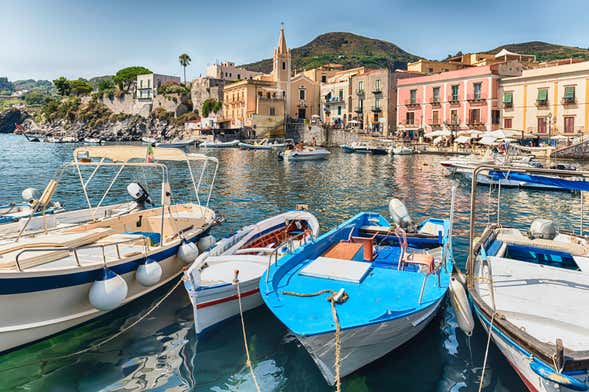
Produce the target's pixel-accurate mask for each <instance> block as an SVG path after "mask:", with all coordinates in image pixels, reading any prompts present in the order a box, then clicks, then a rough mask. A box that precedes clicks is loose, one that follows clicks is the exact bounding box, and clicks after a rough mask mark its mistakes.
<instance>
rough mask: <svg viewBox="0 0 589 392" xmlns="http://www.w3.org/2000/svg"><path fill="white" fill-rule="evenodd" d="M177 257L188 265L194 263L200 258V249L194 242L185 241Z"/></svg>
mask: <svg viewBox="0 0 589 392" xmlns="http://www.w3.org/2000/svg"><path fill="white" fill-rule="evenodd" d="M177 256H178V257H179V258H180V260H182V261H183V262H185V263H186V264H188V263H192V262H193V261H194V259H196V257H197V256H198V247H197V246H196V244H194V243H193V242H188V241H186V240H184V241H182V245H180V247H179V248H178V253H177Z"/></svg>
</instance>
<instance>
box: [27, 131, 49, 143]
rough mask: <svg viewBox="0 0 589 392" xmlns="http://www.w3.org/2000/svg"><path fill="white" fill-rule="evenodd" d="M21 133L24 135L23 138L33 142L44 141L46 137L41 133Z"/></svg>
mask: <svg viewBox="0 0 589 392" xmlns="http://www.w3.org/2000/svg"><path fill="white" fill-rule="evenodd" d="M23 135H24V136H25V138H26V139H27V140H28V141H29V142H34V143H38V142H41V141H45V138H46V136H45V135H42V134H39V133H23Z"/></svg>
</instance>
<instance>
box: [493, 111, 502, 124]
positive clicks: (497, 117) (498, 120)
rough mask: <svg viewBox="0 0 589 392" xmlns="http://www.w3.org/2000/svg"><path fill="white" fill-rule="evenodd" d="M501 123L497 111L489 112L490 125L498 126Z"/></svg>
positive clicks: (499, 114)
mask: <svg viewBox="0 0 589 392" xmlns="http://www.w3.org/2000/svg"><path fill="white" fill-rule="evenodd" d="M500 122H501V112H500V111H499V110H492V111H491V123H492V124H495V125H498V124H499V123H500Z"/></svg>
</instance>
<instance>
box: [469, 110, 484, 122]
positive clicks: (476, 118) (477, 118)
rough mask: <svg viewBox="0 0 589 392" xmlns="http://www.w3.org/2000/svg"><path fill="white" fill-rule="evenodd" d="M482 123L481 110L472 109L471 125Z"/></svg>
mask: <svg viewBox="0 0 589 392" xmlns="http://www.w3.org/2000/svg"><path fill="white" fill-rule="evenodd" d="M480 122H481V110H480V109H471V110H470V120H469V123H470V124H480Z"/></svg>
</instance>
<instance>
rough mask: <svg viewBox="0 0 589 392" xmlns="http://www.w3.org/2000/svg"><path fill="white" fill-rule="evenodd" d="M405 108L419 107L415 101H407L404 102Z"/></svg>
mask: <svg viewBox="0 0 589 392" xmlns="http://www.w3.org/2000/svg"><path fill="white" fill-rule="evenodd" d="M405 106H419V103H418V102H417V100H415V99H408V100H406V101H405Z"/></svg>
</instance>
